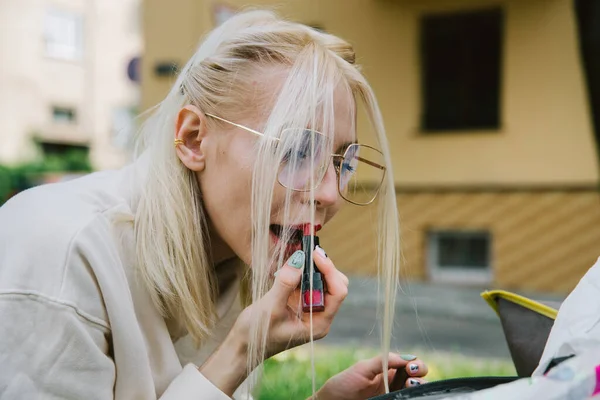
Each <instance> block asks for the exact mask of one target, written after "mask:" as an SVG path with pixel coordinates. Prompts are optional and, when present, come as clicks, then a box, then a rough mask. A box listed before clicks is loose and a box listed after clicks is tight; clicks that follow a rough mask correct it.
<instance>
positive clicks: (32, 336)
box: [0, 291, 115, 400]
mask: <svg viewBox="0 0 600 400" xmlns="http://www.w3.org/2000/svg"><path fill="white" fill-rule="evenodd" d="M0 321H1V322H0V397H1V398H2V399H7V400H8V399H89V400H96V399H98V400H100V399H102V400H104V399H112V398H113V386H114V380H115V368H114V363H113V362H112V360H111V359H110V357H109V356H107V354H108V347H109V346H108V341H107V337H106V335H107V334H108V329H107V328H106V327H104V326H102V325H99V324H97V323H96V322H94V321H91V320H88V319H87V318H86V316H85V315H81V314H78V312H77V310H76V309H75V308H74V307H72V306H71V305H69V304H65V303H61V302H60V301H57V300H55V299H51V298H48V297H45V296H42V295H39V294H36V293H34V292H12V293H11V292H7V291H3V292H2V293H0Z"/></svg>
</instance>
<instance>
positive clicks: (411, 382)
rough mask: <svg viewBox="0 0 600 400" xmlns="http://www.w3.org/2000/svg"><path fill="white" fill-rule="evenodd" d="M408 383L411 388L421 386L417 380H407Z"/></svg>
mask: <svg viewBox="0 0 600 400" xmlns="http://www.w3.org/2000/svg"><path fill="white" fill-rule="evenodd" d="M408 383H410V384H411V386H419V385H420V384H421V382H419V381H418V380H416V379H409V380H408Z"/></svg>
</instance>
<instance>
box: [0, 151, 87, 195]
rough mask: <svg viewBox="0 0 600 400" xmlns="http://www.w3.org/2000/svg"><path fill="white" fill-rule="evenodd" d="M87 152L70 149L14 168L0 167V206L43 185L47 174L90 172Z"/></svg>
mask: <svg viewBox="0 0 600 400" xmlns="http://www.w3.org/2000/svg"><path fill="white" fill-rule="evenodd" d="M91 171H92V166H91V164H90V160H89V156H88V152H87V150H83V149H78V148H76V149H71V150H68V151H66V152H65V153H64V154H60V155H59V154H50V155H46V156H43V157H42V158H40V159H38V160H35V161H32V162H27V163H23V164H19V165H14V166H7V165H0V204H3V203H4V202H5V201H6V200H8V199H9V198H10V197H11V196H13V195H15V194H17V193H18V192H21V191H23V190H25V189H29V188H30V187H33V186H36V185H39V184H40V183H43V181H44V177H45V176H47V175H49V174H61V173H86V172H91Z"/></svg>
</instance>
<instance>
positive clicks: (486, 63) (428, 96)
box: [420, 9, 503, 131]
mask: <svg viewBox="0 0 600 400" xmlns="http://www.w3.org/2000/svg"><path fill="white" fill-rule="evenodd" d="M502 21H503V17H502V10H501V9H491V10H490V9H488V10H482V11H473V12H461V13H452V14H435V15H426V16H424V17H423V18H422V19H421V35H420V38H421V44H420V46H421V62H422V82H421V84H422V91H423V96H422V99H423V104H422V107H423V114H422V117H421V126H422V129H423V130H424V131H440V130H443V131H452V130H464V129H497V128H498V127H499V125H500V122H499V118H500V117H499V115H500V71H501V64H502V63H501V55H502V25H503V24H502Z"/></svg>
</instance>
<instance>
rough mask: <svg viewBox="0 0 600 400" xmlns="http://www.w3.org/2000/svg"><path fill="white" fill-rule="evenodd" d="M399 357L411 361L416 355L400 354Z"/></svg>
mask: <svg viewBox="0 0 600 400" xmlns="http://www.w3.org/2000/svg"><path fill="white" fill-rule="evenodd" d="M400 358H401V359H403V360H404V361H412V360H416V359H417V356H414V355H412V354H400Z"/></svg>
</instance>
